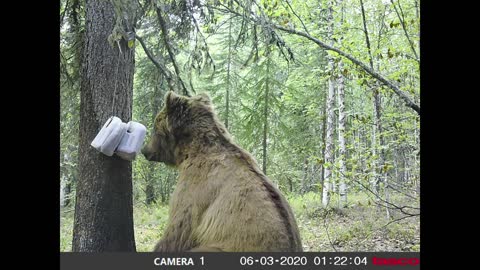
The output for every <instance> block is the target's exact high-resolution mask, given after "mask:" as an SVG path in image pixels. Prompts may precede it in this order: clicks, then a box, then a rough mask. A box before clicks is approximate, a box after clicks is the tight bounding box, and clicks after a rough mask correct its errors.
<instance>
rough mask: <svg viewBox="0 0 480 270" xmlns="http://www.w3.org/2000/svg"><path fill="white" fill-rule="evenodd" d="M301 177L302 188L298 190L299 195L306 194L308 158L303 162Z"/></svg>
mask: <svg viewBox="0 0 480 270" xmlns="http://www.w3.org/2000/svg"><path fill="white" fill-rule="evenodd" d="M302 171H303V176H302V188H301V189H300V194H304V193H305V192H307V176H308V158H305V159H304V161H303V170H302Z"/></svg>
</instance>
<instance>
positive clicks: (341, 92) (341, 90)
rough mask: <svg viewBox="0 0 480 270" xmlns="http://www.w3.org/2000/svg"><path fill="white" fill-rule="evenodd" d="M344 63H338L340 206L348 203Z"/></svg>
mask: <svg viewBox="0 0 480 270" xmlns="http://www.w3.org/2000/svg"><path fill="white" fill-rule="evenodd" d="M342 67H343V64H342V62H341V61H340V63H339V64H338V70H339V72H338V80H337V102H338V144H339V163H340V175H339V178H338V179H339V193H340V207H344V206H345V205H346V204H347V182H346V177H345V175H346V173H347V166H346V164H345V160H346V158H347V156H346V153H347V150H346V145H345V82H344V77H343V74H342Z"/></svg>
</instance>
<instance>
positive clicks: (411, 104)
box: [212, 7, 420, 115]
mask: <svg viewBox="0 0 480 270" xmlns="http://www.w3.org/2000/svg"><path fill="white" fill-rule="evenodd" d="M212 8H215V9H218V8H216V7H212ZM225 8H226V10H227V12H229V13H233V14H236V15H238V16H243V15H242V14H240V13H238V12H236V11H234V10H231V9H228V8H227V7H225ZM218 10H220V11H225V10H224V9H218ZM251 15H252V17H250V18H249V19H250V20H251V21H252V22H254V23H257V24H260V25H263V24H262V21H261V19H259V18H258V17H256V16H255V14H253V12H251ZM269 24H270V26H271V27H273V28H275V29H278V30H280V31H283V32H287V33H290V34H294V35H297V36H301V37H304V38H306V39H308V40H310V41H312V42H314V43H315V44H317V45H318V46H319V47H321V48H323V49H325V50H327V51H334V52H336V53H338V54H339V55H341V56H343V57H345V58H347V59H348V60H350V61H351V62H352V63H354V64H355V65H357V66H359V67H361V68H362V69H363V70H365V71H366V72H367V73H368V74H370V75H371V76H372V77H374V78H375V79H377V80H379V81H380V82H381V83H383V84H384V85H385V86H387V87H388V88H390V89H391V90H393V92H395V94H397V95H398V96H399V97H400V98H401V99H402V100H403V101H404V102H405V105H406V106H407V107H409V108H411V109H413V110H414V111H415V112H417V114H418V115H420V106H419V105H418V104H416V103H415V102H414V101H412V100H411V99H410V97H409V96H408V95H407V94H406V93H405V92H403V91H402V90H400V88H399V87H398V86H396V85H395V84H394V83H392V82H391V81H389V80H388V79H387V78H385V77H383V76H382V75H380V74H379V73H377V72H375V71H374V70H373V69H371V68H370V67H368V66H367V65H366V64H365V63H363V62H361V61H360V60H358V59H356V58H355V57H353V56H352V55H350V54H348V53H346V52H344V51H342V50H339V49H337V48H335V47H332V46H329V45H327V44H325V43H324V42H322V41H321V40H319V39H317V38H315V37H312V36H311V35H309V34H307V33H304V32H301V31H298V30H295V29H289V28H286V27H283V26H281V25H278V24H274V23H271V22H270V23H269Z"/></svg>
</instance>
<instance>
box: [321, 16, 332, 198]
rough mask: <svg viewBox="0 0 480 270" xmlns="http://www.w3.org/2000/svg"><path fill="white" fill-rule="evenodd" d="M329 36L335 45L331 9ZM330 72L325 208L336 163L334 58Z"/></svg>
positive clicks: (327, 108) (327, 101)
mask: <svg viewBox="0 0 480 270" xmlns="http://www.w3.org/2000/svg"><path fill="white" fill-rule="evenodd" d="M328 20H329V23H328V30H327V31H328V35H329V39H330V42H331V44H333V41H332V38H331V36H332V35H333V10H332V7H330V8H329V15H328ZM328 70H329V74H330V77H329V78H328V95H327V99H326V100H325V101H326V113H327V120H326V121H327V126H326V136H325V175H324V180H323V194H322V204H323V206H324V207H326V206H328V204H329V203H330V191H331V189H332V182H333V181H332V167H333V162H334V155H333V133H334V130H333V127H334V120H335V112H334V109H335V63H334V59H333V57H332V56H328Z"/></svg>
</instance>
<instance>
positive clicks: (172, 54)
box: [155, 6, 190, 96]
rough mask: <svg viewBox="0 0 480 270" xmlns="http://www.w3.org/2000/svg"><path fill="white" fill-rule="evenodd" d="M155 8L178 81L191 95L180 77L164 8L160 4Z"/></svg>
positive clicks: (185, 92) (186, 93) (187, 93)
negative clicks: (163, 14) (164, 16)
mask: <svg viewBox="0 0 480 270" xmlns="http://www.w3.org/2000/svg"><path fill="white" fill-rule="evenodd" d="M155 10H156V11H157V17H158V22H159V23H160V28H161V29H162V36H163V40H164V41H165V47H166V48H167V51H168V55H169V56H170V60H171V61H172V64H173V68H174V69H175V73H176V74H177V78H178V81H179V82H180V85H181V86H182V89H183V94H184V95H186V96H190V93H189V92H188V90H187V88H186V87H185V84H184V83H183V80H182V78H181V77H180V69H179V68H178V65H177V61H176V60H175V54H174V53H173V50H172V46H171V44H170V40H169V38H168V32H167V24H166V22H165V19H164V18H163V16H162V12H163V10H161V8H160V7H159V6H156V8H155Z"/></svg>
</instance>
